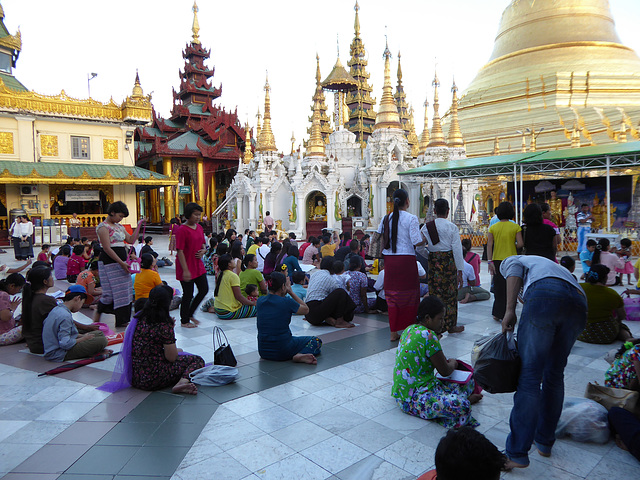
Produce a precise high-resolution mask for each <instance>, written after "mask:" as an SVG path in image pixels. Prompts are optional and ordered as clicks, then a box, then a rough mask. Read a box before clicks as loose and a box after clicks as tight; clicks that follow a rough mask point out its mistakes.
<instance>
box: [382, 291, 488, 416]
mask: <svg viewBox="0 0 640 480" xmlns="http://www.w3.org/2000/svg"><path fill="white" fill-rule="evenodd" d="M444 313H445V309H444V304H443V303H442V301H441V300H440V299H438V298H437V297H427V298H425V299H424V300H422V302H421V303H420V306H419V307H418V318H417V321H416V323H415V324H413V325H411V326H409V327H408V328H406V329H405V330H404V332H403V333H402V337H401V338H400V343H399V345H398V350H397V351H396V363H395V368H394V371H393V388H392V390H391V392H392V395H393V396H394V397H395V399H396V402H397V403H398V406H399V407H400V409H401V410H402V411H403V412H404V413H407V414H409V415H415V416H417V417H420V418H424V419H425V420H434V421H436V422H437V423H439V424H440V425H442V426H443V427H445V428H460V427H462V426H464V425H470V426H473V427H475V426H477V425H479V424H478V422H477V421H476V420H475V419H474V418H473V417H472V416H471V405H472V404H473V403H476V402H477V401H479V400H480V399H481V398H482V395H481V394H479V393H475V394H474V393H473V390H474V388H475V383H474V381H473V379H469V381H468V382H467V383H465V384H459V383H453V382H448V381H441V380H439V379H438V378H436V372H435V371H436V370H437V371H438V373H440V375H442V376H445V377H446V376H449V375H451V374H452V373H453V371H454V370H456V369H458V361H457V360H455V359H447V357H445V355H444V353H443V352H442V347H441V346H440V342H439V341H438V336H437V335H436V333H435V332H437V331H440V329H441V328H442V322H443V318H444Z"/></svg>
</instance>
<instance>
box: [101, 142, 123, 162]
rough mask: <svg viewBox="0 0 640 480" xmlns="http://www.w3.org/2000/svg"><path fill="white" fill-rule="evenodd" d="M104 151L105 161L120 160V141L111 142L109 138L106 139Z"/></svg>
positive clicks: (103, 146) (103, 145)
mask: <svg viewBox="0 0 640 480" xmlns="http://www.w3.org/2000/svg"><path fill="white" fill-rule="evenodd" d="M102 149H103V151H104V159H105V160H118V158H119V156H120V155H119V148H118V140H111V139H108V138H104V139H103V140H102Z"/></svg>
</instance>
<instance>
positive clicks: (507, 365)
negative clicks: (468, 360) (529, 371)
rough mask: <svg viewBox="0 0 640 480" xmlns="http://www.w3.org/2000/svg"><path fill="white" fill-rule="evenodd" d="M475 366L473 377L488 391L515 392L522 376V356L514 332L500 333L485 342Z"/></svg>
mask: <svg viewBox="0 0 640 480" xmlns="http://www.w3.org/2000/svg"><path fill="white" fill-rule="evenodd" d="M473 367H474V369H475V371H474V374H473V378H474V379H475V381H476V383H478V384H479V385H480V386H481V387H482V388H484V389H485V390H486V391H487V392H489V393H508V392H515V391H516V388H517V386H518V378H519V376H520V356H519V355H518V351H517V348H516V341H515V338H514V336H513V332H507V333H506V334H505V333H499V334H497V335H495V336H494V337H493V338H491V339H490V340H489V341H488V342H486V343H484V344H483V345H482V348H481V350H480V352H479V354H478V359H477V360H476V363H475V365H474V366H473Z"/></svg>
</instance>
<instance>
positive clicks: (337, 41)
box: [336, 33, 340, 60]
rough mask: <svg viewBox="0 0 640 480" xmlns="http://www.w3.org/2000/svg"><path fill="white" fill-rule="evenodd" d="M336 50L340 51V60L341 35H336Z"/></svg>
mask: <svg viewBox="0 0 640 480" xmlns="http://www.w3.org/2000/svg"><path fill="white" fill-rule="evenodd" d="M336 49H337V51H338V60H339V59H340V35H339V34H337V33H336Z"/></svg>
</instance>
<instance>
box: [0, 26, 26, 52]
mask: <svg viewBox="0 0 640 480" xmlns="http://www.w3.org/2000/svg"><path fill="white" fill-rule="evenodd" d="M0 46H2V47H7V48H10V49H11V50H17V51H18V52H19V51H20V50H22V34H21V33H20V29H18V31H17V32H16V34H15V35H7V36H6V37H3V38H0Z"/></svg>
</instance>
